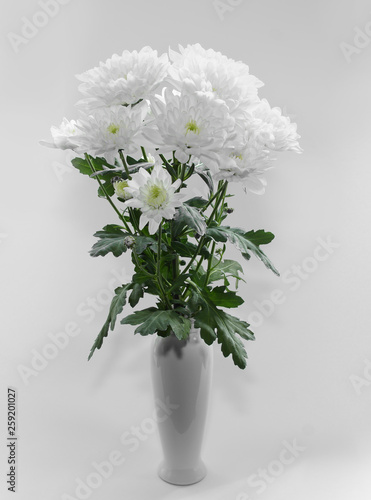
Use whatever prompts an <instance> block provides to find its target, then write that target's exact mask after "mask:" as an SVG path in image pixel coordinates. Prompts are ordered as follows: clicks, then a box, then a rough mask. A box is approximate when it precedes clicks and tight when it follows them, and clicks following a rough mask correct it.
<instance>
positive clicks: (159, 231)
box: [156, 222, 171, 309]
mask: <svg viewBox="0 0 371 500" xmlns="http://www.w3.org/2000/svg"><path fill="white" fill-rule="evenodd" d="M161 244H162V222H161V224H160V226H159V228H158V248H157V269H156V278H157V283H158V286H159V288H160V291H161V293H162V295H163V299H164V302H165V304H166V305H167V306H168V307H169V309H171V304H170V301H169V299H168V297H167V295H166V292H165V289H164V285H163V283H162V276H161V263H160V261H161Z"/></svg>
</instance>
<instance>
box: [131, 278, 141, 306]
mask: <svg viewBox="0 0 371 500" xmlns="http://www.w3.org/2000/svg"><path fill="white" fill-rule="evenodd" d="M143 295H144V290H143V286H142V285H141V284H140V283H134V285H133V290H132V292H131V294H130V296H129V304H130V305H131V307H135V306H136V305H137V304H138V302H139V300H140V299H141V298H142V297H143Z"/></svg>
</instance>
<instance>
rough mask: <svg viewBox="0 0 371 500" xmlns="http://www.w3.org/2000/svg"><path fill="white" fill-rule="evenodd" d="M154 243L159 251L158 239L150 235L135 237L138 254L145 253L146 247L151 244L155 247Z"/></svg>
mask: <svg viewBox="0 0 371 500" xmlns="http://www.w3.org/2000/svg"><path fill="white" fill-rule="evenodd" d="M154 245H155V248H156V250H154V251H157V241H156V240H155V239H153V238H150V237H149V236H137V237H136V238H135V251H136V252H137V254H141V253H143V252H144V250H145V249H146V248H148V247H149V246H152V247H153V246H154ZM152 249H153V248H152Z"/></svg>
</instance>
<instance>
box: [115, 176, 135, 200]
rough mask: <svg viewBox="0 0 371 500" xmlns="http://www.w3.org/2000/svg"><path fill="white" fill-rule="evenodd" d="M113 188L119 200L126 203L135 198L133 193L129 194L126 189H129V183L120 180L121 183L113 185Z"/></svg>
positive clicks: (117, 182)
mask: <svg viewBox="0 0 371 500" xmlns="http://www.w3.org/2000/svg"><path fill="white" fill-rule="evenodd" d="M113 187H114V189H115V194H116V196H118V197H119V198H121V199H123V200H125V201H126V200H129V199H130V198H132V197H133V196H132V195H131V193H128V192H127V189H126V188H128V187H129V185H128V181H124V180H122V179H120V180H119V181H116V182H114V183H113Z"/></svg>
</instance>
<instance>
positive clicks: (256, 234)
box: [245, 229, 274, 246]
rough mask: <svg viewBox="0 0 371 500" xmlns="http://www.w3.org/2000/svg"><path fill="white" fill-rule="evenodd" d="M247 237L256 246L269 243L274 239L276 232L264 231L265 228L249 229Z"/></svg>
mask: <svg viewBox="0 0 371 500" xmlns="http://www.w3.org/2000/svg"><path fill="white" fill-rule="evenodd" d="M245 238H247V239H248V240H249V241H251V243H253V244H254V245H256V246H259V245H267V244H268V243H270V242H271V241H272V240H274V234H273V233H270V232H268V231H264V229H258V230H257V231H248V232H247V233H245Z"/></svg>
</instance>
